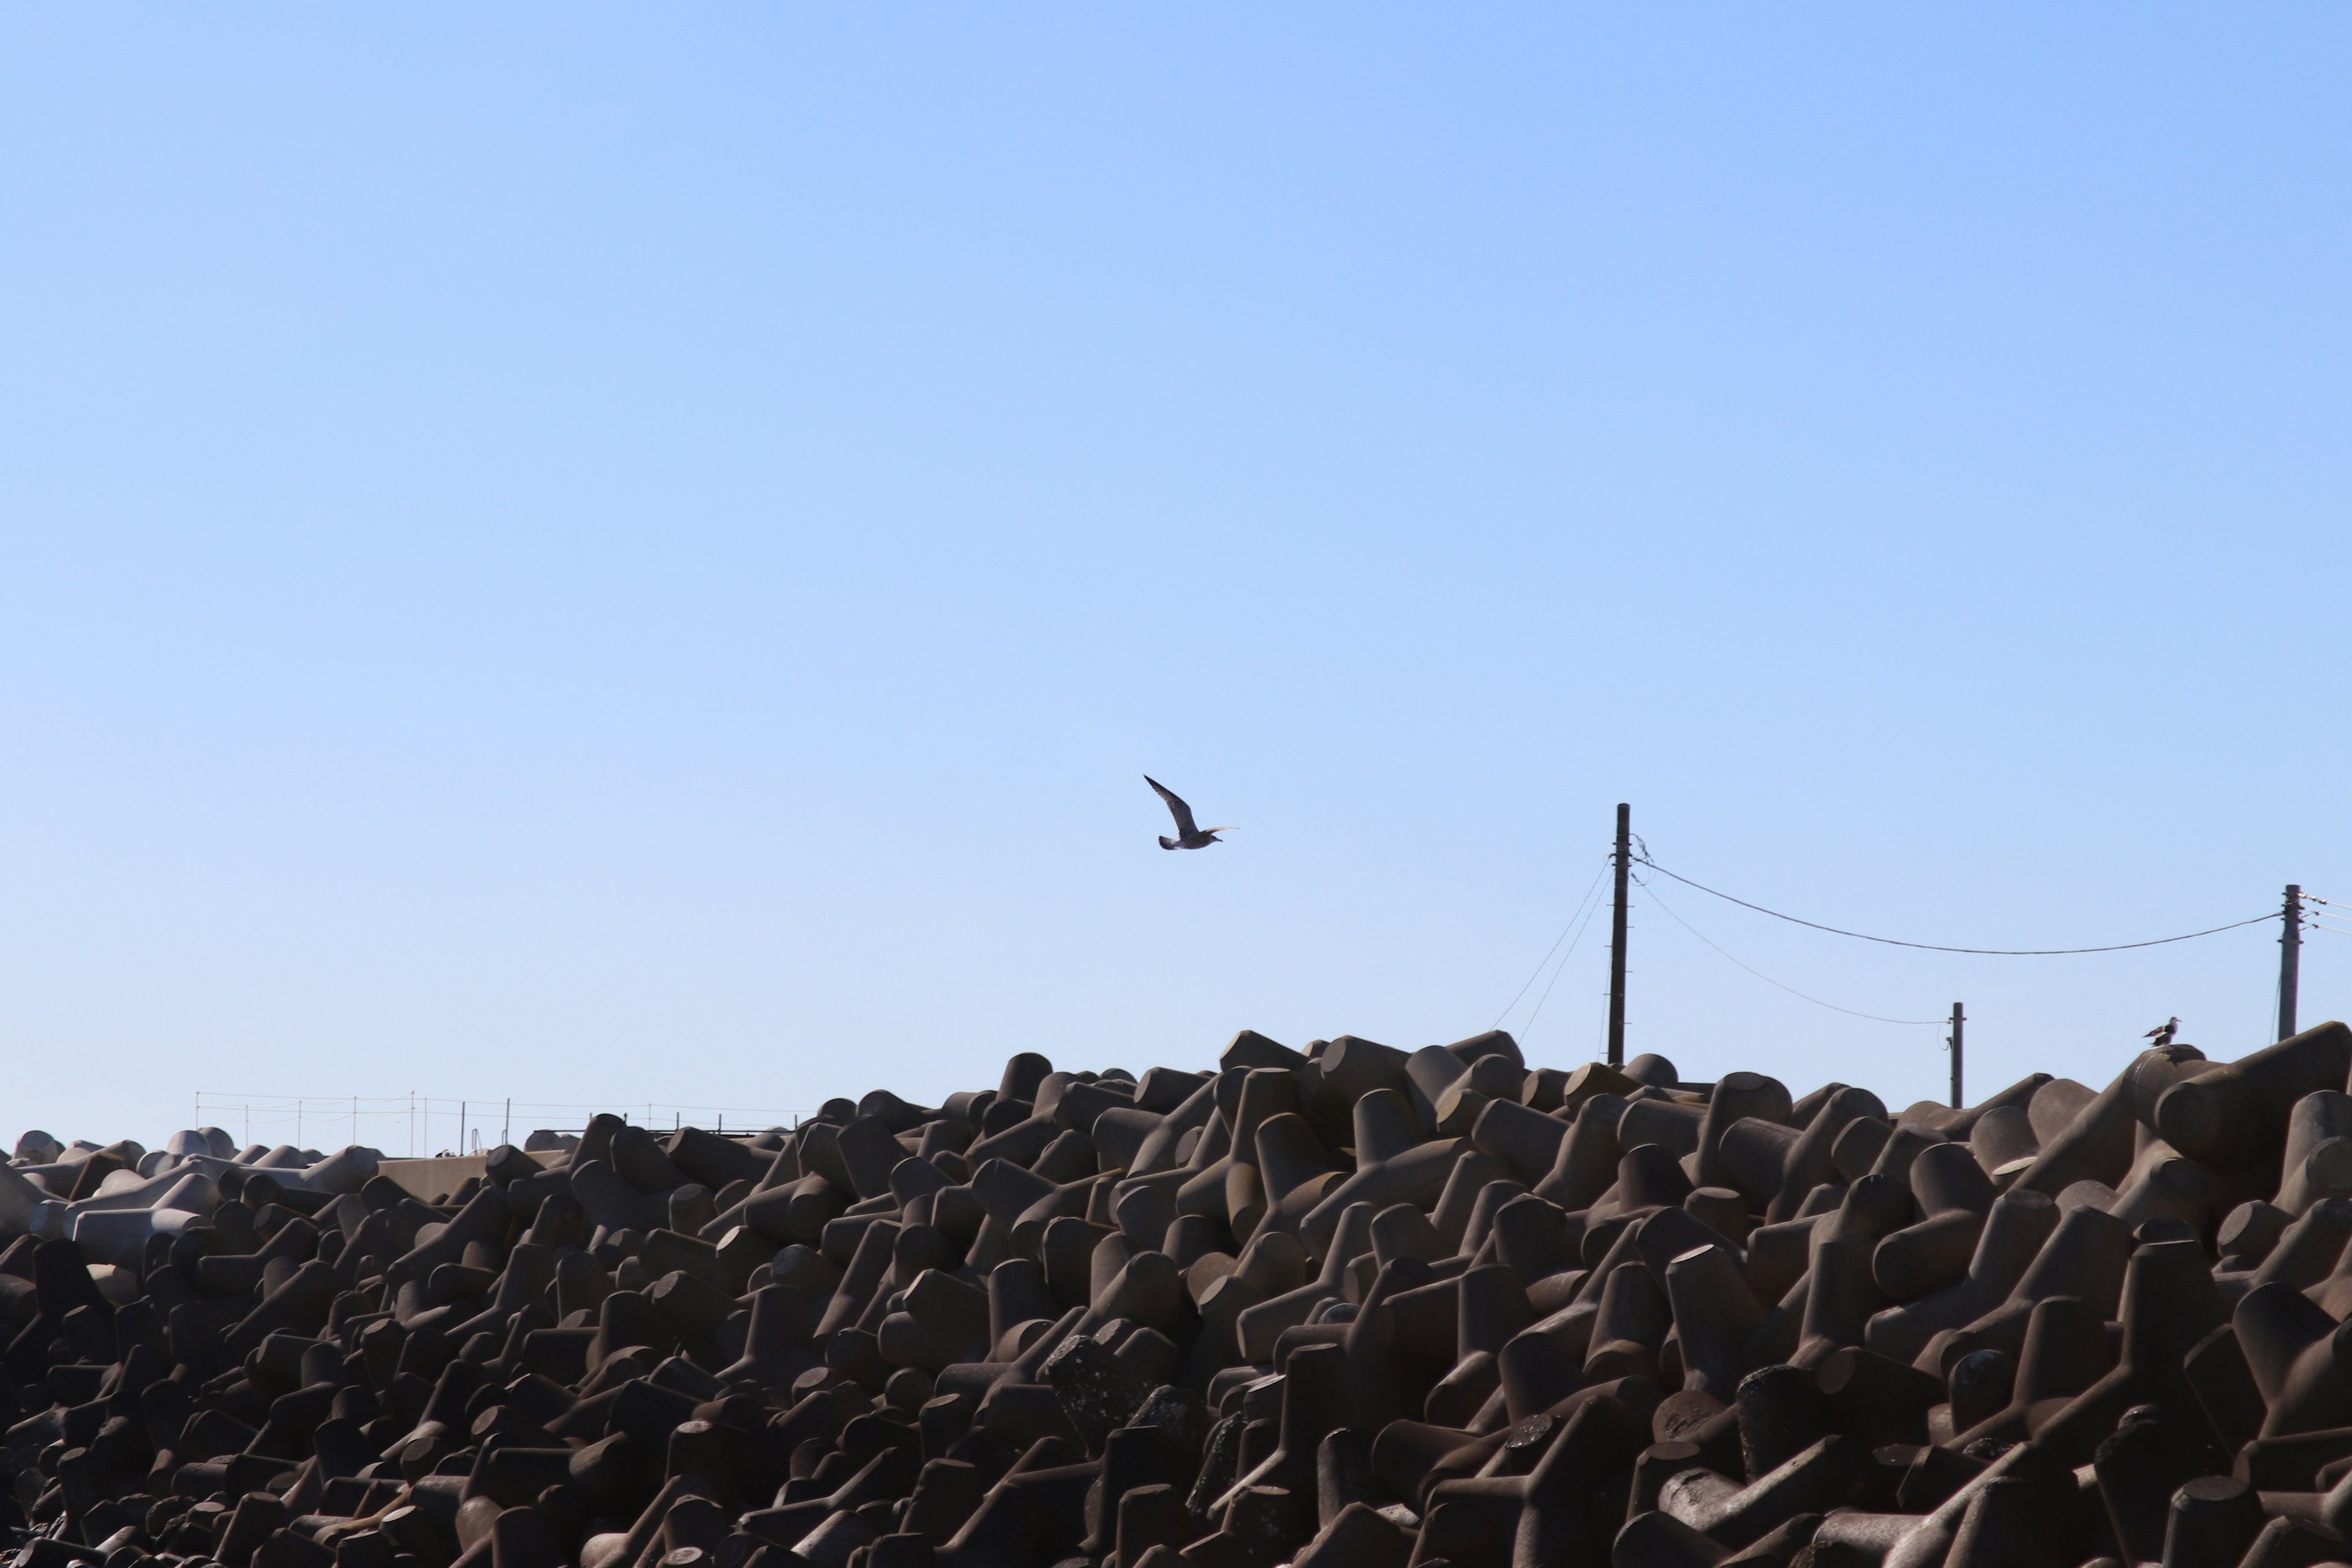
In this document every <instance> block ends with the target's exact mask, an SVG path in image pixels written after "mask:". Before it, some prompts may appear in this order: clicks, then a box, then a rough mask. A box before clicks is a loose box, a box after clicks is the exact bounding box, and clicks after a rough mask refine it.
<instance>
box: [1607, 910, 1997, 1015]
mask: <svg viewBox="0 0 2352 1568" xmlns="http://www.w3.org/2000/svg"><path fill="white" fill-rule="evenodd" d="M1668 875H1670V876H1671V875H1672V873H1671V872H1669V873H1668ZM1643 891H1644V892H1646V893H1648V894H1649V895H1650V901H1651V902H1652V903H1654V904H1655V905H1657V906H1658V908H1660V909H1662V910H1665V911H1666V913H1667V914H1668V915H1669V916H1670V917H1672V919H1673V920H1674V922H1675V924H1676V925H1678V926H1680V927H1682V928H1683V930H1685V931H1688V932H1690V933H1691V935H1693V936H1695V937H1696V938H1698V939H1699V941H1701V942H1706V945H1707V946H1709V947H1713V948H1715V951H1716V952H1717V953H1720V954H1721V955H1722V956H1723V957H1724V958H1727V959H1729V960H1730V962H1732V963H1737V964H1738V965H1739V967H1740V968H1742V969H1745V970H1746V971H1748V973H1750V974H1752V975H1754V976H1756V978H1757V979H1759V980H1761V981H1762V982H1764V984H1767V985H1777V986H1779V987H1780V989H1781V990H1783V991H1786V992H1787V993H1788V994H1790V995H1791V996H1794V997H1796V998H1797V999H1798V1000H1799V1001H1801V1002H1811V1004H1812V1005H1814V1006H1816V1007H1827V1008H1828V1009H1829V1010H1830V1011H1831V1012H1832V1013H1843V1014H1844V1015H1845V1016H1847V1017H1849V1018H1867V1019H1869V1020H1870V1021H1871V1022H1872V1023H1874V1024H1900V1025H1903V1026H1906V1028H1925V1029H1932V1028H1934V1027H1936V1026H1938V1025H1942V1024H1948V1023H1949V1022H1951V1020H1950V1019H1948V1018H1882V1017H1880V1016H1878V1015H1877V1014H1875V1013H1864V1012H1861V1011H1859V1010H1858V1009H1855V1008H1853V1007H1841V1006H1839V1005H1837V1004H1836V1003H1834V1002H1824V1001H1822V999H1821V998H1820V997H1818V996H1809V995H1807V994H1805V993H1803V992H1802V991H1800V990H1798V989H1797V988H1796V987H1795V986H1793V985H1790V984H1784V983H1782V982H1780V981H1778V980H1775V979H1773V978H1772V977H1771V976H1770V975H1769V974H1767V973H1764V972H1763V971H1762V970H1760V969H1759V968H1757V967H1756V966H1755V965H1754V964H1751V963H1743V962H1742V961H1741V960H1739V959H1737V958H1733V957H1732V955H1731V954H1730V953H1728V952H1724V951H1723V949H1722V948H1720V947H1717V946H1716V944H1715V942H1714V941H1713V940H1712V939H1710V938H1709V937H1708V936H1707V934H1706V932H1705V931H1700V930H1699V929H1698V927H1696V926H1695V925H1693V924H1691V923H1690V921H1686V920H1685V919H1683V917H1682V916H1681V915H1679V914H1676V913H1675V908H1674V906H1673V905H1672V904H1669V903H1667V902H1666V900H1664V899H1662V898H1660V897H1658V890H1657V889H1655V888H1654V887H1651V886H1649V885H1648V884H1647V883H1644V884H1643Z"/></svg>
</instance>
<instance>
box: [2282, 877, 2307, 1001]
mask: <svg viewBox="0 0 2352 1568" xmlns="http://www.w3.org/2000/svg"><path fill="white" fill-rule="evenodd" d="M2279 926H2280V930H2279V1012H2278V1037H2279V1038H2280V1039H2282V1040H2284V1039H2285V1038H2286V1037H2288V1036H2289V1035H2292V1034H2294V994H2295V989H2296V987H2297V985H2299V984H2301V982H2302V978H2303V884H2302V883H2300V882H2289V883H2288V884H2287V885H2286V903H2285V905H2284V908H2282V909H2281V910H2279Z"/></svg>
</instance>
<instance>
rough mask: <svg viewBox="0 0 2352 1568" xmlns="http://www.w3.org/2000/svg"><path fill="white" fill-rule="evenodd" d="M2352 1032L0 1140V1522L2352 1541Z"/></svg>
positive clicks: (1246, 1057) (508, 1559)
mask: <svg viewBox="0 0 2352 1568" xmlns="http://www.w3.org/2000/svg"><path fill="white" fill-rule="evenodd" d="M2347 1071H2352V1036H2347V1032H2346V1031H2345V1030H2344V1029H2343V1027H2342V1026H2339V1025H2327V1026H2322V1027H2320V1028H2318V1029H2315V1030H2309V1031H2305V1033H2304V1034H2303V1035H2300V1036H2297V1037H2294V1038H2293V1039H2290V1040H2287V1041H2283V1042H2280V1043H2279V1044H2277V1045H2276V1046H2270V1047H2263V1049H2261V1050H2258V1051H2255V1052H2253V1053H2251V1054H2250V1055H2247V1056H2244V1057H2242V1058H2240V1059H2239V1060H2237V1061H2234V1062H2216V1061H2210V1060H2208V1059H2207V1058H2206V1057H2205V1056H2204V1054H2203V1053H2201V1052H2200V1051H2198V1050H2197V1049H2196V1048H2195V1047H2189V1046H2186V1045H2179V1044H2176V1045H2173V1046H2169V1047H2163V1048H2160V1049H2157V1050H2147V1051H2136V1050H2125V1051H2118V1052H2117V1053H2116V1059H2115V1062H2114V1064H2113V1066H2112V1067H2111V1068H2110V1069H2109V1070H2108V1072H2107V1074H2106V1075H2105V1076H2106V1078H2107V1083H2106V1087H2105V1089H2096V1090H2094V1089H2091V1088H2088V1087H2086V1086H2085V1085H2084V1084H2083V1083H2079V1082H2076V1081H2074V1079H2070V1078H2053V1077H2050V1076H2048V1075H2043V1074H2034V1075H2029V1076H2028V1077H2027V1078H2025V1079H2021V1080H2020V1081H2019V1082H2018V1083H2016V1084H2013V1085H2011V1086H2009V1087H2008V1088H2006V1089H2001V1090H2000V1091H1999V1092H1998V1093H1997V1094H1995V1095H1993V1096H1991V1097H1990V1098H1989V1099H1988V1100H1984V1101H1982V1102H1979V1104H1977V1105H1975V1106H1970V1107H1966V1108H1963V1109H1961V1110H1953V1109H1952V1108H1949V1107H1946V1106H1940V1105H1936V1104H1932V1103H1923V1104H1920V1105H1914V1106H1911V1107H1909V1108H1907V1109H1906V1110H1903V1111H1901V1112H1899V1113H1895V1114H1889V1112H1888V1111H1887V1109H1886V1105H1885V1102H1884V1101H1883V1100H1880V1099H1879V1098H1878V1097H1877V1096H1876V1095H1874V1094H1872V1093H1871V1092H1870V1091H1869V1090H1867V1089H1863V1088H1860V1087H1857V1086H1853V1085H1847V1084H1824V1085H1822V1086H1820V1087H1818V1088H1816V1089H1811V1090H1809V1091H1808V1092H1806V1093H1803V1094H1800V1095H1791V1094H1790V1091H1789V1090H1788V1089H1786V1088H1784V1087H1783V1086H1782V1084H1781V1082H1780V1079H1777V1078H1774V1077H1772V1076H1769V1075H1768V1074H1766V1073H1763V1072H1759V1071H1753V1070H1745V1069H1743V1070H1736V1071H1735V1070H1727V1071H1725V1072H1723V1073H1722V1074H1721V1076H1720V1077H1718V1078H1717V1079H1716V1080H1715V1081H1713V1082H1711V1083H1692V1082H1687V1081H1685V1079H1683V1078H1682V1077H1681V1074H1680V1072H1679V1070H1678V1069H1677V1068H1675V1066H1674V1065H1673V1064H1672V1063H1670V1062H1667V1061H1665V1060H1664V1058H1657V1057H1649V1058H1639V1059H1637V1060H1636V1061H1634V1062H1632V1063H1628V1064H1626V1066H1625V1067H1624V1068H1622V1069H1620V1068H1609V1067H1606V1066H1603V1065H1601V1064H1598V1063H1590V1064H1584V1065H1581V1066H1576V1065H1573V1064H1571V1065H1570V1066H1569V1067H1566V1068H1558V1067H1548V1066H1538V1065H1531V1064H1529V1063H1528V1062H1527V1061H1526V1060H1525V1059H1524V1058H1523V1057H1522V1056H1521V1054H1520V1052H1519V1050H1518V1048H1517V1045H1516V1044H1515V1043H1514V1042H1512V1041H1511V1040H1510V1038H1509V1037H1507V1036H1506V1035H1501V1034H1499V1033H1496V1032H1494V1031H1488V1032H1486V1033H1484V1034H1481V1035H1477V1036H1473V1037H1469V1038H1467V1039H1465V1040H1462V1041H1459V1042H1455V1043H1454V1044H1453V1045H1450V1046H1443V1047H1425V1048H1423V1049H1421V1050H1418V1051H1407V1050H1400V1049H1397V1048H1394V1047H1387V1046H1382V1045H1380V1044H1378V1043H1376V1042H1373V1041H1370V1040H1365V1039H1363V1038H1361V1037H1352V1036H1341V1037H1337V1038H1334V1039H1333V1040H1331V1041H1329V1042H1323V1041H1316V1042H1312V1043H1310V1044H1309V1045H1308V1046H1307V1047H1305V1048H1304V1049H1303V1050H1293V1049H1290V1048H1289V1047H1285V1046H1283V1045H1280V1044H1278V1043H1277V1042H1276V1041H1273V1040H1270V1039H1267V1038H1266V1037H1264V1036H1263V1035H1258V1034H1255V1033H1254V1032H1249V1031H1244V1033H1243V1034H1241V1035H1239V1036H1237V1037H1235V1038H1234V1041H1233V1042H1232V1043H1231V1044H1230V1045H1229V1046H1227V1047H1226V1048H1225V1050H1224V1051H1223V1053H1222V1054H1221V1056H1220V1058H1219V1059H1218V1061H1217V1062H1216V1064H1215V1066H1214V1068H1213V1070H1209V1071H1189V1070H1180V1069H1172V1068H1151V1069H1150V1071H1148V1072H1146V1073H1144V1074H1142V1075H1141V1076H1140V1077H1136V1076H1132V1075H1130V1074H1128V1073H1125V1072H1121V1071H1115V1070H1113V1071H1100V1072H1097V1071H1073V1070H1062V1069H1057V1068H1055V1066H1054V1064H1053V1063H1051V1062H1050V1061H1048V1060H1046V1059H1045V1058H1043V1057H1041V1056H1038V1055H1036V1054H1035V1053H1023V1054H1022V1055H1020V1056H1018V1057H1016V1058H1013V1060H1012V1061H1011V1062H1009V1063H1007V1064H1006V1065H1005V1068H1004V1069H1003V1073H1002V1074H1001V1075H1000V1076H999V1078H998V1079H997V1082H996V1084H995V1085H994V1087H992V1088H987V1089H973V1090H963V1091H958V1092H957V1093H954V1094H950V1095H949V1096H947V1097H945V1098H944V1099H943V1100H940V1103H939V1104H937V1105H936V1106H932V1105H929V1104H917V1103H914V1102H912V1101H909V1100H904V1099H901V1098H900V1097H898V1096H897V1095H894V1094H890V1093H888V1092H887V1091H886V1090H880V1089H877V1090H874V1091H872V1092H870V1093H867V1094H865V1095H863V1096H861V1097H859V1098H856V1099H855V1100H852V1099H848V1098H844V1099H839V1100H833V1101H829V1102H827V1104H826V1106H825V1109H824V1110H823V1111H821V1112H820V1113H819V1114H818V1115H816V1116H814V1117H811V1118H807V1119H804V1120H803V1121H802V1123H801V1124H800V1125H799V1126H798V1127H797V1128H794V1129H789V1130H788V1129H772V1130H768V1131H761V1132H756V1133H745V1132H741V1131H736V1132H731V1133H729V1134H726V1135H721V1134H719V1133H718V1132H716V1131H709V1130H702V1129H694V1128H678V1129H674V1130H672V1131H668V1132H666V1133H658V1134H657V1133H655V1132H653V1131H648V1130H646V1129H643V1128H639V1127H635V1126H632V1125H630V1124H629V1123H628V1122H627V1121H625V1119H623V1118H621V1117H617V1116H600V1117H597V1118H595V1119H593V1121H591V1122H590V1124H589V1126H588V1127H587V1128H586V1129H585V1130H583V1131H582V1132H581V1133H580V1134H579V1135H578V1136H577V1137H576V1138H574V1137H571V1136H569V1135H566V1136H561V1137H559V1136H556V1135H553V1134H534V1135H533V1137H532V1138H531V1139H530V1143H531V1145H532V1147H531V1148H530V1150H529V1151H525V1150H521V1149H503V1148H502V1149H499V1150H496V1151H493V1152H490V1154H488V1156H487V1157H484V1158H481V1159H479V1160H478V1161H477V1162H474V1163H470V1164H469V1165H468V1166H467V1168H466V1173H465V1175H464V1177H463V1179H452V1180H451V1181H450V1183H449V1184H448V1185H447V1186H446V1188H432V1189H430V1190H427V1189H425V1188H420V1189H419V1190H418V1191H416V1192H410V1191H407V1190H404V1189H403V1188H402V1187H400V1186H399V1185H397V1184H394V1182H393V1181H392V1180H390V1179H389V1178H388V1177H387V1176H386V1175H385V1174H383V1171H382V1170H380V1169H379V1161H378V1158H377V1157H376V1156H375V1155H374V1154H373V1153H372V1152H369V1151H364V1150H356V1149H354V1150H346V1151H341V1152H321V1151H310V1150H299V1149H293V1148H289V1147H280V1148H274V1149H273V1148H265V1147H260V1146H256V1147H254V1148H251V1149H247V1150H243V1151H239V1150H237V1149H236V1148H235V1147H234V1146H233V1145H232V1144H231V1143H230V1142H229V1141H228V1140H226V1138H225V1137H222V1136H220V1135H218V1134H217V1133H216V1131H212V1130H194V1131H185V1132H182V1133H178V1134H174V1135H173V1138H172V1139H171V1140H169V1141H168V1142H167V1143H166V1144H165V1146H164V1147H163V1149H160V1150H155V1151H149V1150H147V1149H145V1148H143V1147H142V1146H140V1145H138V1144H135V1143H131V1142H127V1141H126V1142H117V1143H112V1144H106V1145H102V1146H101V1145H96V1144H90V1143H79V1144H74V1145H70V1146H68V1145H67V1144H65V1143H62V1142H59V1141H58V1140H56V1139H54V1138H50V1137H48V1136H47V1135H46V1134H26V1136H25V1137H24V1138H23V1139H21V1140H19V1142H18V1145H17V1153H16V1158H15V1159H14V1160H13V1161H11V1162H10V1163H8V1164H7V1165H6V1166H5V1169H0V1328H5V1339H0V1365H5V1372H6V1376H5V1379H0V1403H5V1406H6V1407H5V1409H0V1416H5V1445H0V1463H5V1467H6V1474H5V1478H0V1479H6V1480H7V1481H8V1483H9V1484H8V1486H7V1487H6V1488H5V1489H0V1531H5V1532H6V1542H5V1544H6V1545H8V1546H9V1547H10V1549H12V1550H15V1551H16V1552H17V1553H18V1559H19V1563H20V1568H35V1565H38V1568H68V1565H70V1564H74V1563H104V1564H106V1565H107V1568H131V1564H133V1563H136V1562H137V1560H138V1559H140V1558H142V1557H152V1558H154V1559H156V1560H158V1563H159V1568H179V1565H180V1564H183V1563H185V1564H210V1563H221V1564H224V1565H225V1568H329V1565H330V1564H335V1565H340V1568H449V1565H451V1564H453V1563H465V1564H467V1568H571V1565H572V1564H579V1565H581V1568H656V1564H659V1565H662V1568H749V1565H750V1564H751V1563H752V1562H753V1561H754V1560H755V1559H757V1560H759V1561H760V1563H761V1568H794V1565H795V1564H801V1565H806V1568H938V1565H939V1564H942V1563H944V1564H948V1565H949V1568H993V1565H995V1564H1004V1565H1006V1568H1052V1565H1054V1564H1058V1563H1067V1562H1071V1561H1074V1560H1083V1561H1085V1562H1087V1563H1094V1564H1101V1565H1106V1568H1107V1565H1108V1564H1112V1563H1117V1564H1119V1565H1120V1568H1143V1565H1145V1564H1149V1565H1150V1568H1184V1565H1186V1564H1191V1565H1194V1568H1202V1565H1207V1568H1226V1565H1230V1568H1274V1565H1275V1564H1276V1563H1282V1562H1297V1563H1312V1564H1314V1565H1316V1568H1333V1565H1339V1564H1345V1565H1346V1568H1359V1565H1361V1568H1413V1565H1415V1564H1428V1563H1435V1562H1439V1561H1443V1562H1444V1563H1449V1564H1451V1565H1452V1568H1549V1565H1550V1564H1554V1563H1567V1564H1578V1565H1581V1564H1587V1563H1591V1564H1598V1563H1622V1564H1627V1565H1629V1568H1630V1565H1633V1564H1642V1565H1643V1568H1647V1565H1649V1564H1654V1563H1685V1562H1687V1563H1697V1564H1705V1565H1706V1568H1714V1565H1716V1564H1718V1563H1759V1564H1760V1563H1775V1564H1790V1565H1793V1564H1795V1563H1799V1562H1803V1563H1812V1564H1821V1565H1827V1564H1844V1563H1871V1564H1874V1565H1883V1568H1951V1565H1954V1564H1970V1565H1973V1564H1979V1563H1996V1562H1998V1563H2000V1564H2001V1565H2002V1568H2011V1565H2012V1564H2013V1563H2031V1562H2043V1563H2090V1562H2093V1561H2095V1560H2099V1559H2102V1558H2114V1559H2116V1560H2118V1561H2123V1562H2132V1561H2141V1562H2148V1561H2157V1562H2164V1563H2182V1564H2187V1563H2217V1564H2218V1563H2230V1564H2239V1563H2248V1564H2253V1565H2255V1568H2264V1565H2267V1564H2273V1563H2275V1564H2282V1565H2284V1564H2289V1563H2293V1564H2297V1565H2304V1564H2308V1563H2316V1562H2320V1561H2327V1560H2346V1561H2352V1542H2347V1539H2346V1536H2347V1527H2352V1350H2347V1348H2346V1346H2347V1344H2352V1337H2347V1336H2348V1335H2352V1331H2347V1329H2346V1328H2345V1326H2344V1319H2345V1318H2346V1317H2347V1316H2352V1258H2347V1244H2352V1163H2347V1155H2346V1151H2347V1149H2352V1095H2348V1094H2347V1089H2352V1086H2347V1082H2346V1074H2347ZM2088 1076H2092V1077H2093V1080H2094V1081H2097V1075H2088ZM387 1168H388V1169H393V1170H396V1171H400V1172H402V1173H404V1174H403V1179H404V1180H416V1179H418V1178H416V1177H415V1175H414V1173H413V1172H410V1170H409V1168H408V1167H406V1166H398V1167H387ZM118 1558H120V1559H121V1561H120V1562H117V1559H118Z"/></svg>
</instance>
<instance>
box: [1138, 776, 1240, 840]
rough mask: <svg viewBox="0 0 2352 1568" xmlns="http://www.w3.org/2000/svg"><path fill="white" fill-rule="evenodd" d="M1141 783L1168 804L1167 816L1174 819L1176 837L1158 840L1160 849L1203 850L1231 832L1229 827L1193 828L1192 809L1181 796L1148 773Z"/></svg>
mask: <svg viewBox="0 0 2352 1568" xmlns="http://www.w3.org/2000/svg"><path fill="white" fill-rule="evenodd" d="M1143 782H1144V783H1145V784H1150V786H1151V787H1152V788H1153V789H1154V790H1155V791H1157V792H1158V793H1159V795H1160V799H1162V800H1164V801H1166V802H1167V803H1168V815H1169V816H1172V817H1174V818H1175V819H1176V837H1173V838H1169V837H1162V838H1161V839H1160V847H1161V848H1162V849H1205V848H1207V847H1209V846H1210V845H1212V844H1222V843H1223V842H1224V840H1223V839H1222V838H1219V837H1217V835H1218V834H1220V833H1231V832H1232V831H1233V829H1232V828H1231V827H1195V826H1192V807H1191V806H1189V805H1185V804H1184V800H1183V797H1182V796H1181V795H1178V794H1177V793H1176V792H1175V791H1174V790H1172V789H1170V788H1169V787H1168V786H1167V785H1166V784H1161V783H1160V781H1159V780H1158V779H1156V778H1153V777H1152V776H1151V775H1150V773H1146V774H1144V775H1143Z"/></svg>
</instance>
